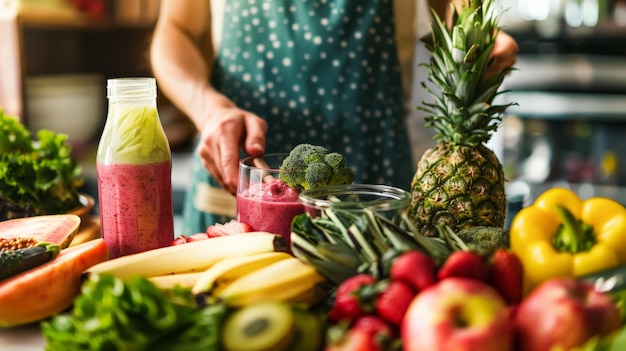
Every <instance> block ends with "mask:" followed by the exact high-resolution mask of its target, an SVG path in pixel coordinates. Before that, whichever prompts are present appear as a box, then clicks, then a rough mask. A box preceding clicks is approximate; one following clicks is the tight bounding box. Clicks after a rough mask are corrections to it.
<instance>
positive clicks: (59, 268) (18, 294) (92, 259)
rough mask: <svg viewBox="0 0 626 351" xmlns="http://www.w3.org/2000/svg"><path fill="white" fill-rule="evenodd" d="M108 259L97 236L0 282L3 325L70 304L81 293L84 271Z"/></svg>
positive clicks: (40, 316)
mask: <svg viewBox="0 0 626 351" xmlns="http://www.w3.org/2000/svg"><path fill="white" fill-rule="evenodd" d="M107 259H108V250H107V246H106V244H105V243H104V240H103V239H101V238H99V239H94V240H90V241H87V242H85V243H82V244H78V245H75V246H72V247H69V248H66V249H63V250H61V253H60V254H59V255H58V256H57V257H56V258H55V259H53V260H52V261H50V262H47V263H44V264H43V265H41V266H39V267H36V268H33V269H31V270H28V271H26V272H23V273H20V274H18V275H16V276H14V277H11V278H9V279H7V280H4V281H2V282H0V327H13V326H18V325H24V324H28V323H33V322H36V321H39V320H42V319H44V318H47V317H50V316H52V315H54V314H56V313H59V312H61V311H63V310H65V309H66V308H68V307H70V306H71V305H72V303H73V302H74V299H75V298H76V297H77V296H78V295H79V294H80V289H81V275H82V273H83V272H84V271H85V270H87V269H88V268H89V267H91V266H93V265H95V264H97V263H100V262H103V261H105V260H107Z"/></svg>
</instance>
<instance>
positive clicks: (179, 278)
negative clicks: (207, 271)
mask: <svg viewBox="0 0 626 351" xmlns="http://www.w3.org/2000/svg"><path fill="white" fill-rule="evenodd" d="M202 273H204V272H193V273H180V274H168V275H158V276H155V277H149V278H148V280H149V281H151V282H152V284H154V285H156V287H157V288H159V289H162V290H166V289H172V288H174V287H176V286H180V287H182V288H191V287H193V286H194V285H195V284H196V282H197V281H198V278H200V276H201V275H202Z"/></svg>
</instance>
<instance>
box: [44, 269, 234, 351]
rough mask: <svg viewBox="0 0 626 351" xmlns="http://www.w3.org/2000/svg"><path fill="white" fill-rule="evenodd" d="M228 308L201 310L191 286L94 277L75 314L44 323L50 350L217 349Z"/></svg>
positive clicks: (87, 283) (164, 350)
mask: <svg viewBox="0 0 626 351" xmlns="http://www.w3.org/2000/svg"><path fill="white" fill-rule="evenodd" d="M226 312H227V311H226V307H224V306H223V305H218V304H214V305H211V306H208V307H205V308H202V309H199V308H197V306H196V304H195V302H194V299H193V296H192V294H191V292H190V290H188V289H173V290H169V291H168V292H165V291H162V290H160V289H158V288H157V287H156V286H154V285H153V284H152V283H150V282H149V281H148V280H147V279H145V278H141V277H137V278H134V279H131V280H128V281H122V280H120V279H118V278H115V277H114V276H113V275H110V274H103V275H91V276H90V277H89V279H88V280H87V281H85V283H84V284H83V288H82V293H81V295H80V296H79V297H78V298H77V300H76V301H75V303H74V307H73V309H72V311H71V313H66V314H58V315H56V316H54V317H53V318H52V320H50V321H46V322H42V324H41V326H42V331H43V334H44V337H45V339H46V341H47V346H46V350H65V351H78V350H100V351H107V350H129V351H130V350H137V351H139V350H162V351H169V350H172V351H186V350H190V351H191V350H206V351H211V350H218V348H219V326H220V324H221V321H222V319H223V318H224V316H225V314H226Z"/></svg>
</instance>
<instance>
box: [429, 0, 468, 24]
mask: <svg viewBox="0 0 626 351" xmlns="http://www.w3.org/2000/svg"><path fill="white" fill-rule="evenodd" d="M464 2H465V0H428V6H430V8H431V9H432V10H433V11H435V13H436V14H437V15H438V16H439V18H441V19H445V20H446V21H449V20H450V19H452V11H451V6H450V4H451V3H452V4H454V5H455V6H456V7H457V8H460V6H461V4H463V3H464Z"/></svg>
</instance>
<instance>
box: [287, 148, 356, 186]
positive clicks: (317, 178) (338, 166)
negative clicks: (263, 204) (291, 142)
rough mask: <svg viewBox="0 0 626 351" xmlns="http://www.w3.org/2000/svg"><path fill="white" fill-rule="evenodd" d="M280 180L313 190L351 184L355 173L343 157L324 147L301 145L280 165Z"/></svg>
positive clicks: (290, 184)
mask: <svg viewBox="0 0 626 351" xmlns="http://www.w3.org/2000/svg"><path fill="white" fill-rule="evenodd" d="M280 170H281V173H280V174H279V178H280V180H282V181H283V182H285V183H286V184H287V185H289V186H290V187H299V188H302V189H305V190H306V189H313V188H318V187H322V186H326V185H340V184H350V183H352V182H353V181H354V171H353V170H352V169H351V168H349V167H348V166H347V165H346V159H345V158H344V157H343V155H341V154H339V153H336V152H331V153H329V152H328V150H327V149H326V148H325V147H323V146H317V145H311V144H299V145H296V147H294V148H293V149H292V150H291V152H290V153H289V156H287V157H286V158H285V160H284V161H283V163H282V164H281V165H280Z"/></svg>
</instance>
